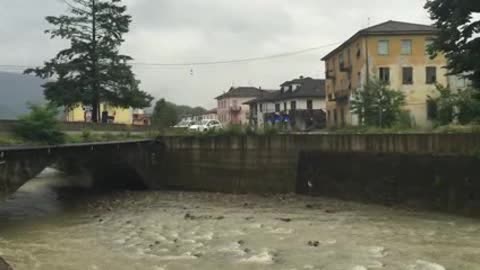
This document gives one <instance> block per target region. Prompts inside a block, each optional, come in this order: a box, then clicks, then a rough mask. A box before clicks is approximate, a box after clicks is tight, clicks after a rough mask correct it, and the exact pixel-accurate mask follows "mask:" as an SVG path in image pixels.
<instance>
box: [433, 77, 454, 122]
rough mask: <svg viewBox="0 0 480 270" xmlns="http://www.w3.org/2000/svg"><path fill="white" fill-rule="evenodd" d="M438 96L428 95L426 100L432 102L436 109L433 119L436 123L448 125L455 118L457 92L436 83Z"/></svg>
mask: <svg viewBox="0 0 480 270" xmlns="http://www.w3.org/2000/svg"><path fill="white" fill-rule="evenodd" d="M436 89H437V92H438V96H437V97H435V98H432V97H430V98H429V100H428V102H431V103H433V105H434V109H435V110H436V111H435V112H434V113H435V117H434V118H435V119H434V121H435V122H436V124H438V125H448V124H450V123H452V122H453V120H454V119H455V108H456V106H457V105H458V94H457V93H454V92H452V90H451V89H450V88H449V87H445V86H443V85H440V84H437V85H436Z"/></svg>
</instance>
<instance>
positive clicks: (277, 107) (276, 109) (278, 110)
mask: <svg viewBox="0 0 480 270" xmlns="http://www.w3.org/2000/svg"><path fill="white" fill-rule="evenodd" d="M275 112H280V103H279V104H275Z"/></svg>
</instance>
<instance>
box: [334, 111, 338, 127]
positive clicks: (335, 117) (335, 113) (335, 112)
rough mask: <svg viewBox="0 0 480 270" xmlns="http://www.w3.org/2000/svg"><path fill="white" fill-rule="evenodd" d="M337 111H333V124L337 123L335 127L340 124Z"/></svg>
mask: <svg viewBox="0 0 480 270" xmlns="http://www.w3.org/2000/svg"><path fill="white" fill-rule="evenodd" d="M337 118H338V117H337V109H334V110H333V122H334V123H335V125H336V124H337V122H338V119H337Z"/></svg>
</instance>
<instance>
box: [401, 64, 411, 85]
mask: <svg viewBox="0 0 480 270" xmlns="http://www.w3.org/2000/svg"><path fill="white" fill-rule="evenodd" d="M402 76H403V84H413V68H412V67H404V68H402Z"/></svg>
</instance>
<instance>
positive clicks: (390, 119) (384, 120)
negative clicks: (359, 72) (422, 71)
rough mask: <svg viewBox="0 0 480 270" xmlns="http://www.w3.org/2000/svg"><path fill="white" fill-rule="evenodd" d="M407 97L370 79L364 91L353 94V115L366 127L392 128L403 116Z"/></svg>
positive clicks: (384, 84)
mask: <svg viewBox="0 0 480 270" xmlns="http://www.w3.org/2000/svg"><path fill="white" fill-rule="evenodd" d="M404 105H405V95H404V94H403V93H402V92H400V91H395V90H392V89H390V88H388V86H387V84H386V83H385V82H383V81H381V80H378V79H370V80H369V81H368V82H367V84H366V85H365V86H364V88H363V89H360V90H359V91H356V92H355V93H354V94H353V98H352V101H351V110H352V113H354V114H356V115H358V116H359V119H360V122H361V124H363V125H366V126H376V127H382V128H384V127H391V126H392V125H393V124H395V123H396V122H397V121H398V120H399V119H400V117H401V115H402V106H404Z"/></svg>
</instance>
